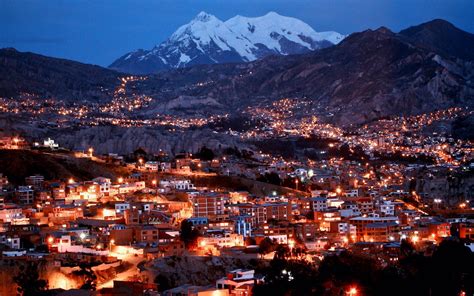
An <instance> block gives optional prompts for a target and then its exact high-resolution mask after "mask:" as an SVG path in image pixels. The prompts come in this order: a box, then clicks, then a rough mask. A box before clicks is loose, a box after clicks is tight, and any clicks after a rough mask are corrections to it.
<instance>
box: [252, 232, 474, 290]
mask: <svg viewBox="0 0 474 296" xmlns="http://www.w3.org/2000/svg"><path fill="white" fill-rule="evenodd" d="M400 252H401V256H400V261H399V262H398V263H396V264H390V265H388V266H384V265H382V264H380V262H379V261H378V260H377V259H376V258H372V257H368V256H362V255H356V254H353V253H351V252H348V251H346V252H343V253H341V254H340V255H333V256H327V257H325V258H324V259H323V261H322V262H321V263H320V265H319V267H316V266H315V265H314V264H313V263H310V262H307V261H304V260H288V259H286V258H285V257H284V256H275V258H274V259H273V260H272V261H271V263H270V266H269V267H268V268H265V269H264V270H260V272H261V273H262V274H264V275H265V283H264V284H261V285H257V286H255V288H254V292H255V295H257V296H258V295H275V296H278V295H285V296H290V295H295V296H296V295H298V296H300V295H322V296H332V295H348V291H349V289H350V288H351V287H357V291H358V294H357V295H387V296H391V295H394V296H395V295H427V296H428V295H429V296H458V295H461V292H464V293H465V295H474V253H473V252H471V251H470V250H469V248H467V247H466V246H464V244H463V243H461V242H460V241H459V240H456V239H447V240H445V241H443V242H442V243H441V244H440V245H439V246H438V247H437V248H436V250H435V251H434V253H433V255H432V256H426V255H424V254H423V253H419V252H417V251H415V249H414V248H413V246H411V245H410V244H409V243H406V242H405V243H402V246H401V250H400Z"/></svg>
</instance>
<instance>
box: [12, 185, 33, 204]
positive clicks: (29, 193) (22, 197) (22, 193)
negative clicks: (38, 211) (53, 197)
mask: <svg viewBox="0 0 474 296" xmlns="http://www.w3.org/2000/svg"><path fill="white" fill-rule="evenodd" d="M16 198H17V200H18V202H19V203H20V204H23V205H31V204H32V203H33V202H34V200H35V196H34V191H33V188H32V187H31V186H19V187H18V189H17V190H16Z"/></svg>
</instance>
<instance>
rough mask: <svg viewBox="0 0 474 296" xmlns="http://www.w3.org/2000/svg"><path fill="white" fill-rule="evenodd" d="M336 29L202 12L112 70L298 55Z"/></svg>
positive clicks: (326, 41)
mask: <svg viewBox="0 0 474 296" xmlns="http://www.w3.org/2000/svg"><path fill="white" fill-rule="evenodd" d="M344 37H345V36H343V35H341V34H339V33H337V32H332V31H330V32H316V31H314V30H313V29H312V28H311V27H310V26H309V25H308V24H306V23H304V22H303V21H301V20H299V19H296V18H292V17H286V16H281V15H279V14H277V13H276V12H269V13H267V14H266V15H264V16H261V17H253V18H252V17H244V16H240V15H238V16H235V17H233V18H231V19H229V20H227V21H226V22H223V21H221V20H219V19H218V18H217V17H215V16H213V15H211V14H208V13H205V12H200V13H199V14H198V15H197V16H196V17H195V18H194V19H193V20H192V21H191V22H189V23H188V24H186V25H183V26H181V27H179V28H178V29H177V30H176V31H175V32H174V33H173V34H172V35H171V36H170V37H169V38H168V39H167V40H166V41H164V42H163V43H161V44H159V45H157V46H155V47H154V48H153V49H151V50H143V49H139V50H136V51H133V52H131V53H127V54H126V55H124V56H122V57H120V58H119V59H118V60H116V61H115V62H113V63H112V64H111V65H110V68H112V69H116V70H119V71H123V72H128V73H140V74H143V73H156V72H159V71H162V70H166V69H172V68H180V67H186V66H192V65H198V64H216V63H229V62H249V61H254V60H256V59H259V58H262V57H264V56H267V55H270V54H280V55H288V54H298V53H304V52H308V51H312V50H317V49H321V48H324V47H328V46H331V45H334V44H337V43H339V42H340V41H341V40H342V39H343V38H344Z"/></svg>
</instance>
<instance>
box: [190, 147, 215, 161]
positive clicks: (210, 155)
mask: <svg viewBox="0 0 474 296" xmlns="http://www.w3.org/2000/svg"><path fill="white" fill-rule="evenodd" d="M195 156H196V157H198V158H199V159H200V160H213V159H214V156H215V155H214V151H212V150H211V149H209V148H207V147H206V146H203V147H201V150H199V152H198V153H196V155H195Z"/></svg>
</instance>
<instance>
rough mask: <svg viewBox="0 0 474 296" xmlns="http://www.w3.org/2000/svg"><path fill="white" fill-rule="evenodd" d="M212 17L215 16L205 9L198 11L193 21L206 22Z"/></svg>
mask: <svg viewBox="0 0 474 296" xmlns="http://www.w3.org/2000/svg"><path fill="white" fill-rule="evenodd" d="M212 18H215V16H213V15H212V14H209V13H207V12H205V11H201V12H200V13H198V14H197V15H196V17H195V18H194V21H199V22H208V21H210V20H211V19H212Z"/></svg>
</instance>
